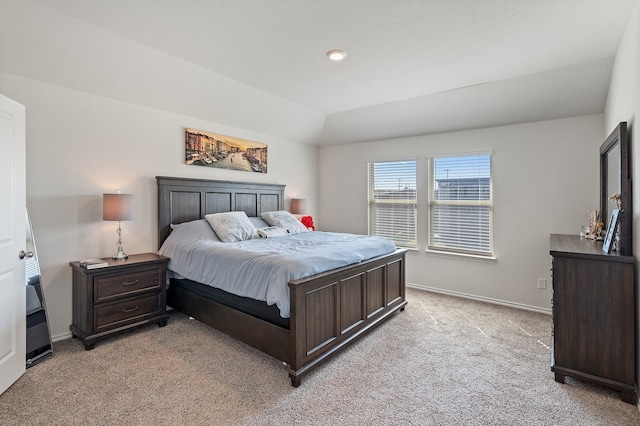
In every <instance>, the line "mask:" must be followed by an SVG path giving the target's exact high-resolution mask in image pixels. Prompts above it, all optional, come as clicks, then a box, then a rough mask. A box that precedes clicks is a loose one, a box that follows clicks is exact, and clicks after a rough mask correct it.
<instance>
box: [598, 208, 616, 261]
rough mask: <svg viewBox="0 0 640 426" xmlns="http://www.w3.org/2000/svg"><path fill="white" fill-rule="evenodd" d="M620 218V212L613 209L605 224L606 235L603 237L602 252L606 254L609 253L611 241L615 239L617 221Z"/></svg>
mask: <svg viewBox="0 0 640 426" xmlns="http://www.w3.org/2000/svg"><path fill="white" fill-rule="evenodd" d="M619 218H620V210H619V209H613V210H612V211H611V217H610V218H609V223H608V224H607V234H606V235H605V236H604V242H603V243H602V251H603V252H604V253H606V254H609V253H611V246H612V245H613V239H614V238H615V234H616V230H617V229H618V219H619Z"/></svg>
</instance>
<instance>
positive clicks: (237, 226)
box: [204, 211, 257, 243]
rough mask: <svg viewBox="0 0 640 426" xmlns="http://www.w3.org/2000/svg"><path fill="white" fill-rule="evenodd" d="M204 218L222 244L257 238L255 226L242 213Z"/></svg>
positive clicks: (215, 214) (228, 213) (226, 213)
mask: <svg viewBox="0 0 640 426" xmlns="http://www.w3.org/2000/svg"><path fill="white" fill-rule="evenodd" d="M204 218H205V219H206V220H207V222H209V225H211V228H213V230H214V231H215V233H216V234H217V235H218V238H220V240H221V241H222V242H223V243H231V242H235V241H245V240H251V239H253V238H256V236H257V232H256V228H255V226H253V224H252V223H251V221H250V220H249V218H248V217H247V214H246V213H245V212H243V211H239V212H225V213H213V214H208V215H205V216H204Z"/></svg>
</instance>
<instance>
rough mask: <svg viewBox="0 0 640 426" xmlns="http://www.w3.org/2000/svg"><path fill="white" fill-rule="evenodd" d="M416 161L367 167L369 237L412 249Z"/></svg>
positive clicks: (379, 163) (414, 228)
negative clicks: (377, 237) (388, 240)
mask: <svg viewBox="0 0 640 426" xmlns="http://www.w3.org/2000/svg"><path fill="white" fill-rule="evenodd" d="M416 200H417V191H416V161H415V160H411V161H384V162H377V163H369V235H376V236H379V237H385V238H389V239H390V240H392V241H393V242H394V243H395V244H396V245H397V246H398V247H407V248H416V247H417V246H418V245H417V241H416V240H417V238H416Z"/></svg>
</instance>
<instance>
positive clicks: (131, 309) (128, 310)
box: [122, 306, 138, 314]
mask: <svg viewBox="0 0 640 426" xmlns="http://www.w3.org/2000/svg"><path fill="white" fill-rule="evenodd" d="M136 309H138V307H137V306H136V307H135V308H128V309H127V308H125V309H123V310H122V312H124V313H127V314H128V313H129V312H133V311H135V310H136Z"/></svg>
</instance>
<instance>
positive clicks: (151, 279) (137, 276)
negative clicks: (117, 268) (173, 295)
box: [93, 268, 164, 303]
mask: <svg viewBox="0 0 640 426" xmlns="http://www.w3.org/2000/svg"><path fill="white" fill-rule="evenodd" d="M162 275H164V274H162V269H161V268H149V269H146V270H137V271H135V272H130V273H128V274H111V275H105V276H101V277H96V278H95V280H94V285H95V287H94V288H95V290H94V292H93V294H94V303H101V302H105V301H108V300H110V299H113V298H114V297H118V296H121V295H123V294H129V293H138V292H141V291H146V290H150V289H154V288H155V289H157V288H160V285H161V284H162Z"/></svg>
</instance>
